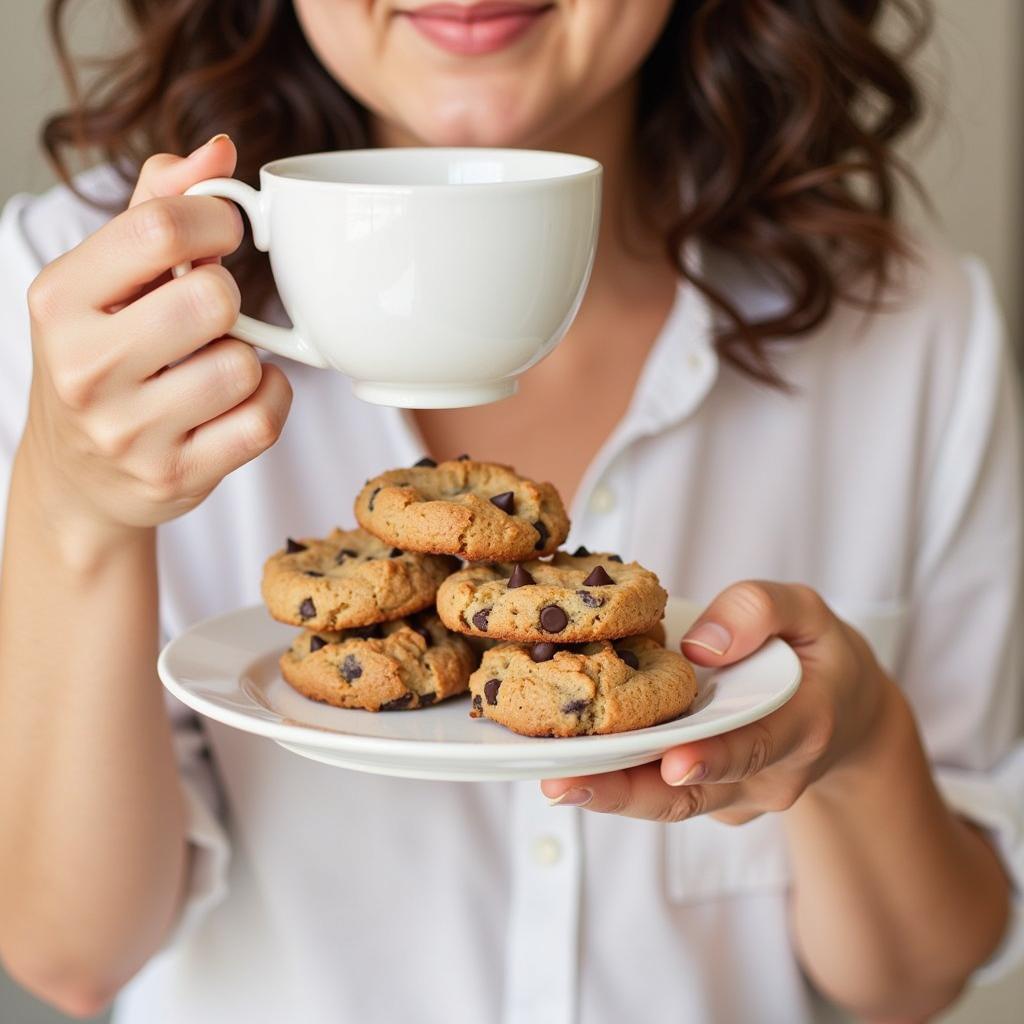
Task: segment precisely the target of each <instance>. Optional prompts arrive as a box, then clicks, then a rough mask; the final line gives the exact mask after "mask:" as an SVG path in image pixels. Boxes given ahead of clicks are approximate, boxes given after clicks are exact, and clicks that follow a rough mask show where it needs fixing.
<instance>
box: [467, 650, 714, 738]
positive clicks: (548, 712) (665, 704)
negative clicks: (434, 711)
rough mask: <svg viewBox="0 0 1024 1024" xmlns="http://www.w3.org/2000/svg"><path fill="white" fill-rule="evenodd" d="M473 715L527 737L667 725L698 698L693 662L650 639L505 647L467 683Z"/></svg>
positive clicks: (488, 656)
mask: <svg viewBox="0 0 1024 1024" xmlns="http://www.w3.org/2000/svg"><path fill="white" fill-rule="evenodd" d="M469 688H470V692H471V693H472V694H473V701H472V705H471V711H470V714H471V715H472V716H473V717H474V718H481V717H484V718H491V719H493V720H494V721H495V722H499V723H500V724H501V725H504V726H505V727H506V728H508V729H511V730H512V731H513V732H518V733H522V734H523V735H524V736H587V735H590V734H592V733H609V732H626V731H628V730H630V729H645V728H647V727H648V726H650V725H658V724H659V723H661V722H668V721H670V720H671V719H673V718H677V717H678V716H679V715H681V714H682V713H683V712H684V711H685V710H686V709H687V708H688V707H689V706H690V705H691V704H692V703H693V701H694V698H695V697H696V696H697V680H696V678H695V676H694V674H693V669H692V668H691V667H690V663H689V662H688V661H687V660H686V659H685V658H684V657H683V656H682V655H681V654H677V653H676V652H675V651H669V650H666V649H665V648H664V647H662V646H661V645H660V644H658V643H655V641H653V640H652V639H650V637H646V636H634V637H627V638H626V639H623V640H618V641H616V642H615V643H614V644H613V643H611V642H610V641H608V640H603V641H599V642H597V643H589V644H581V645H578V646H574V647H562V646H559V645H555V644H552V643H540V644H535V645H533V646H529V645H524V644H501V645H499V646H498V647H494V648H492V649H491V650H489V651H488V652H487V653H486V654H485V655H484V656H483V661H482V662H481V664H480V667H479V668H478V669H477V670H476V671H475V672H474V673H473V675H472V676H471V677H470V680H469Z"/></svg>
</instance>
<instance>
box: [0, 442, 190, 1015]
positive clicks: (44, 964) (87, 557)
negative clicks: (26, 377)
mask: <svg viewBox="0 0 1024 1024" xmlns="http://www.w3.org/2000/svg"><path fill="white" fill-rule="evenodd" d="M27 444H28V445H29V446H30V444H31V442H27ZM25 449H26V444H23V446H22V450H21V451H20V452H19V456H18V459H17V461H16V466H15V470H14V476H13V480H12V487H11V496H10V502H9V510H8V525H7V536H6V542H5V548H4V560H3V577H2V581H0V835H2V836H3V837H4V842H3V843H2V845H0V906H2V907H3V914H2V916H0V952H2V954H3V956H4V959H5V960H6V961H7V962H8V966H9V967H10V968H11V969H12V971H13V973H15V975H16V976H18V977H19V979H20V980H22V981H23V982H24V983H26V984H28V985H29V986H30V987H33V988H35V989H37V990H40V991H42V992H43V994H44V995H46V996H47V997H49V998H51V999H54V998H55V999H56V1000H57V1001H64V1002H67V1003H71V1002H74V998H75V995H74V994H75V993H83V992H85V993H88V992H89V991H90V990H94V991H95V992H96V993H97V998H96V1000H95V1001H96V1002H100V1001H102V999H103V997H105V996H106V995H109V994H110V991H111V990H112V989H114V988H116V987H118V986H119V985H120V984H121V983H123V981H124V980H126V979H127V978H128V977H130V976H131V974H133V973H134V972H135V970H137V969H138V967H139V966H140V965H141V964H142V963H143V962H144V961H145V959H146V958H147V957H148V956H149V955H150V954H151V953H152V952H153V951H154V950H155V949H156V948H157V946H158V944H159V942H160V940H161V938H162V936H163V934H164V933H165V932H166V930H167V928H168V926H169V924H170V922H171V920H172V919H173V915H174V913H175V909H176V907H177V905H178V902H179V900H180V892H181V888H182V878H183V875H184V868H185V856H186V848H185V842H184V825H183V818H184V814H183V808H182V800H181V795H180V788H179V785H178V781H177V771H176V765H175V759H174V754H173V749H172V743H171V736H170V728H169V724H168V722H167V716H166V713H165V710H164V706H163V700H162V696H161V690H160V686H159V682H158V680H157V678H156V673H155V670H154V656H155V651H156V644H157V639H158V632H157V630H158V626H157V596H156V571H155V553H154V538H153V533H152V531H143V530H138V531H132V532H124V533H122V534H121V535H120V536H119V537H118V536H116V535H115V533H113V532H112V533H111V534H110V535H108V536H100V535H99V534H98V533H96V532H94V531H91V530H88V529H84V530H82V531H81V532H78V533H76V532H74V530H73V528H72V527H70V526H69V523H68V521H67V520H65V519H59V516H61V515H62V514H63V513H60V512H58V511H57V509H56V507H55V506H58V505H59V503H61V502H62V501H63V500H64V497H65V496H64V495H62V494H61V493H60V492H59V488H55V487H54V486H53V485H52V481H48V480H47V479H46V473H45V472H42V473H41V472H39V465H38V463H37V462H36V461H35V460H34V459H33V458H32V456H31V455H30V454H27V453H26V450H25ZM56 537H59V541H58V540H56V539H55V538H56ZM62 993H69V995H68V997H67V999H63V1000H62V996H61V994H62ZM89 1001H90V1000H89V999H88V998H86V1002H87V1003H88V1002H89Z"/></svg>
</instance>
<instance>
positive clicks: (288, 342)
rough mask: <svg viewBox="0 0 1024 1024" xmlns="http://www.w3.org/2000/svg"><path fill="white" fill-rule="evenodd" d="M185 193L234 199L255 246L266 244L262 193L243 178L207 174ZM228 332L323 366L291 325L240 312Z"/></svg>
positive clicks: (185, 268)
mask: <svg viewBox="0 0 1024 1024" xmlns="http://www.w3.org/2000/svg"><path fill="white" fill-rule="evenodd" d="M185 195H187V196H219V197H220V198H222V199H230V200H232V202H235V203H237V204H238V205H239V206H240V207H241V208H242V209H243V210H244V211H245V214H246V216H247V217H248V218H249V223H250V224H251V225H252V239H253V243H254V244H255V246H256V248H257V249H259V250H260V252H266V251H267V250H268V249H269V248H270V238H269V224H268V221H267V211H266V208H265V205H264V193H262V192H258V191H257V190H256V189H254V188H251V187H250V186H248V185H246V184H245V182H242V181H237V180H236V179H235V178H208V179H207V180H206V181H201V182H199V183H198V184H197V185H193V186H192V187H191V188H190V189H189V190H188V191H187V192H186V193H185ZM191 269H192V264H191V263H190V262H185V263H179V264H178V265H177V266H176V267H174V269H173V270H172V273H173V274H174V276H175V277H182V276H183V275H185V274H187V273H188V272H189V271H190V270H191ZM228 333H229V334H230V335H231V336H232V337H234V338H239V339H240V340H241V341H247V342H248V343H249V344H250V345H259V347H260V348H264V349H266V350H267V351H268V352H273V353H274V355H278V356H284V357H285V358H286V359H295V360H297V361H298V362H300V363H306V364H308V365H309V366H316V367H320V368H326V366H327V363H326V362H325V361H324V360H323V358H322V357H321V355H320V354H319V353H318V352H316V351H315V350H314V349H313V348H312V346H310V344H309V342H307V341H306V340H305V338H303V337H302V335H301V334H299V332H298V331H296V330H295V328H294V327H291V328H289V327H278V326H276V325H275V324H268V323H265V322H264V321H262V320H257V319H256V318H255V317H252V316H246V315H245V314H244V313H241V314H239V317H238V319H237V320H236V321H235V324H234V326H233V327H232V328H231V330H230V331H229V332H228Z"/></svg>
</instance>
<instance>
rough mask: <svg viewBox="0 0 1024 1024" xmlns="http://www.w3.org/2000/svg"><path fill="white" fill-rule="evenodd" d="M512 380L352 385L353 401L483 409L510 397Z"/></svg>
mask: <svg viewBox="0 0 1024 1024" xmlns="http://www.w3.org/2000/svg"><path fill="white" fill-rule="evenodd" d="M518 389H519V384H518V382H517V381H515V380H492V381H482V382H480V383H479V384H386V383H381V382H378V381H363V380H354V381H352V393H353V394H354V395H355V396H356V398H361V399H362V400H363V401H364V402H371V403H372V404H374V405H392V406H395V407H397V408H399V409H462V408H464V407H466V406H467V405H487V404H488V403H489V402H498V401H500V400H501V399H503V398H508V397H509V396H510V395H514V394H515V393H516V391H517V390H518Z"/></svg>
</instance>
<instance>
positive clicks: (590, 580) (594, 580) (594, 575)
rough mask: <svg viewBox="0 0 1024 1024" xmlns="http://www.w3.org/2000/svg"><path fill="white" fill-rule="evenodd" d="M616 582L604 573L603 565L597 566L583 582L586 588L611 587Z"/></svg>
mask: <svg viewBox="0 0 1024 1024" xmlns="http://www.w3.org/2000/svg"><path fill="white" fill-rule="evenodd" d="M614 582H615V580H613V579H612V578H611V576H609V575H608V573H606V572H605V571H604V566H603V565H595V566H594V568H593V569H591V570H590V575H589V576H588V577H587V578H586V579H585V580H584V581H583V586H585V587H610V586H611V585H612V584H613V583H614Z"/></svg>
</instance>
